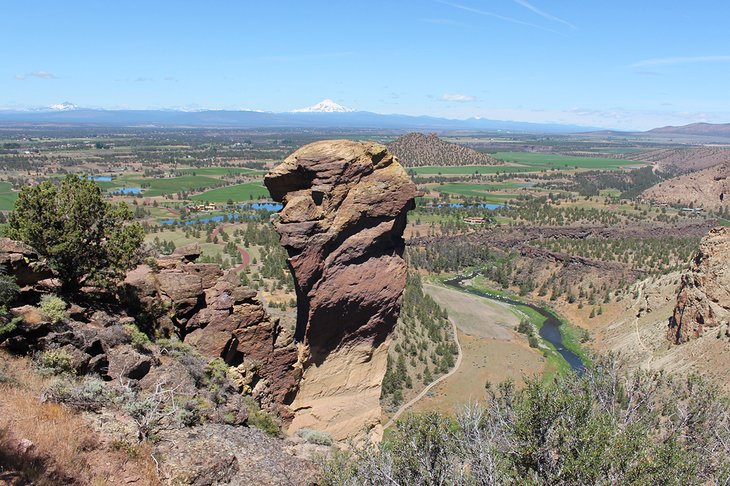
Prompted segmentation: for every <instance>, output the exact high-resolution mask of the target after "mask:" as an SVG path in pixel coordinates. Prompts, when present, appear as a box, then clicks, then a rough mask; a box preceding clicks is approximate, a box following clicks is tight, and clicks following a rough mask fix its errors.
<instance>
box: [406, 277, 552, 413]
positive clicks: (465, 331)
mask: <svg viewBox="0 0 730 486" xmlns="http://www.w3.org/2000/svg"><path fill="white" fill-rule="evenodd" d="M424 290H425V291H426V292H427V293H428V294H429V295H430V296H431V297H433V298H434V300H436V301H437V302H438V303H439V305H441V306H443V307H444V308H445V309H446V310H447V311H448V313H449V316H450V317H451V319H452V320H453V321H454V322H455V323H456V325H457V327H458V328H459V332H458V338H459V342H460V343H461V348H462V353H463V358H462V362H461V365H460V366H459V368H458V369H457V371H456V372H455V373H454V374H453V375H452V376H450V377H449V378H447V379H446V380H444V381H443V382H442V383H440V384H439V385H437V386H436V387H434V388H433V390H432V391H431V392H430V393H429V394H427V395H426V396H425V397H424V398H423V399H422V400H420V401H419V402H418V403H416V404H415V405H413V407H412V408H411V410H412V411H414V412H418V411H426V410H440V411H443V412H446V413H452V412H454V410H456V409H457V408H458V407H459V406H460V405H464V404H466V403H468V402H469V401H474V400H481V399H484V397H485V395H484V385H485V384H486V382H487V381H489V382H492V383H499V382H501V381H504V380H506V379H512V380H514V381H515V382H516V383H517V385H518V386H519V385H520V384H521V383H524V380H523V378H524V377H526V376H532V375H535V374H542V373H543V372H544V371H545V367H546V360H545V358H544V357H543V356H542V354H540V352H539V351H537V350H535V349H532V348H530V347H529V346H528V344H527V340H526V339H525V338H524V337H523V336H520V335H519V334H517V333H516V332H515V331H514V330H513V329H514V328H515V327H516V326H517V324H518V323H519V319H518V318H517V316H516V315H515V314H514V313H513V312H512V311H511V310H510V309H509V306H507V305H502V304H499V303H496V302H491V301H488V300H486V299H482V298H479V297H476V296H472V295H468V294H464V293H462V292H458V291H456V290H451V289H447V288H443V287H438V286H435V285H429V284H426V285H424Z"/></svg>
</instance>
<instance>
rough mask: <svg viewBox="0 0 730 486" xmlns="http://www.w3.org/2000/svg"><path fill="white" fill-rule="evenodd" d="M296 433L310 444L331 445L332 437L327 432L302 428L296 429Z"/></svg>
mask: <svg viewBox="0 0 730 486" xmlns="http://www.w3.org/2000/svg"><path fill="white" fill-rule="evenodd" d="M297 435H298V436H299V437H301V438H302V439H304V440H305V441H307V442H308V443H310V444H317V445H324V446H331V445H332V437H331V436H330V435H329V434H328V433H327V432H321V431H319V430H314V429H307V428H303V429H299V430H297Z"/></svg>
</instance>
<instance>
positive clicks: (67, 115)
mask: <svg viewBox="0 0 730 486" xmlns="http://www.w3.org/2000/svg"><path fill="white" fill-rule="evenodd" d="M0 125H6V126H7V125H39V126H44V125H45V126H74V125H86V126H122V127H160V128H165V127H170V128H185V127H190V128H242V129H256V128H269V129H275V128H280V129H385V130H401V131H404V132H407V131H413V130H417V131H443V130H467V131H469V130H473V131H490V132H494V131H505V132H517V133H545V134H552V133H556V134H557V133H565V134H567V133H592V134H595V135H600V134H605V135H620V136H627V135H631V134H632V133H634V134H635V133H647V134H655V135H672V134H677V135H695V136H716V137H728V138H730V123H725V124H712V123H692V124H690V125H684V126H678V127H675V126H667V127H661V128H654V129H652V130H649V131H647V132H621V131H614V130H606V129H603V128H600V127H587V126H581V125H568V124H565V125H564V124H559V123H531V122H520V121H508V120H491V119H487V118H479V117H475V118H466V119H455V118H440V117H434V116H412V115H397V114H391V115H383V114H380V113H372V112H369V111H355V110H353V109H351V108H347V107H345V106H342V105H340V104H338V103H336V102H334V101H332V100H330V99H326V100H323V101H321V102H319V103H317V104H315V105H312V106H309V107H306V108H299V109H296V110H292V111H289V112H281V113H274V112H266V111H253V110H200V111H182V110H104V109H92V108H82V107H78V106H76V105H74V104H73V103H70V102H63V103H58V104H54V105H50V106H48V107H45V108H39V109H29V110H14V111H11V110H6V111H2V110H0Z"/></svg>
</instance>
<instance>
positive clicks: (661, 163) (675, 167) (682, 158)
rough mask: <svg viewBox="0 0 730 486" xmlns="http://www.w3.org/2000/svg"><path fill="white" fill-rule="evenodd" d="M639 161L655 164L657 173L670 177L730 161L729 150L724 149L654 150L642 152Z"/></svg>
mask: <svg viewBox="0 0 730 486" xmlns="http://www.w3.org/2000/svg"><path fill="white" fill-rule="evenodd" d="M640 159H641V160H644V161H646V162H653V163H654V164H656V170H657V171H658V172H661V173H665V174H670V175H671V174H684V173H687V172H696V171H698V170H702V169H707V168H708V167H714V166H716V165H719V164H722V163H724V162H728V161H730V149H727V148H725V147H690V148H671V149H656V150H651V151H648V152H643V153H642V154H641V156H640Z"/></svg>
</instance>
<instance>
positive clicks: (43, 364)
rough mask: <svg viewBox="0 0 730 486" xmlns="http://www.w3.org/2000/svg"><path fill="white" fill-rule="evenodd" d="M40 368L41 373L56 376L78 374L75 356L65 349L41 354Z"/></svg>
mask: <svg viewBox="0 0 730 486" xmlns="http://www.w3.org/2000/svg"><path fill="white" fill-rule="evenodd" d="M38 367H39V368H40V369H41V371H43V372H47V373H50V374H54V375H60V374H63V373H69V374H74V373H76V370H75V369H74V366H73V356H71V355H70V354H69V353H68V351H66V350H65V349H52V350H50V351H46V352H44V353H41V354H40V356H39V358H38Z"/></svg>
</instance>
